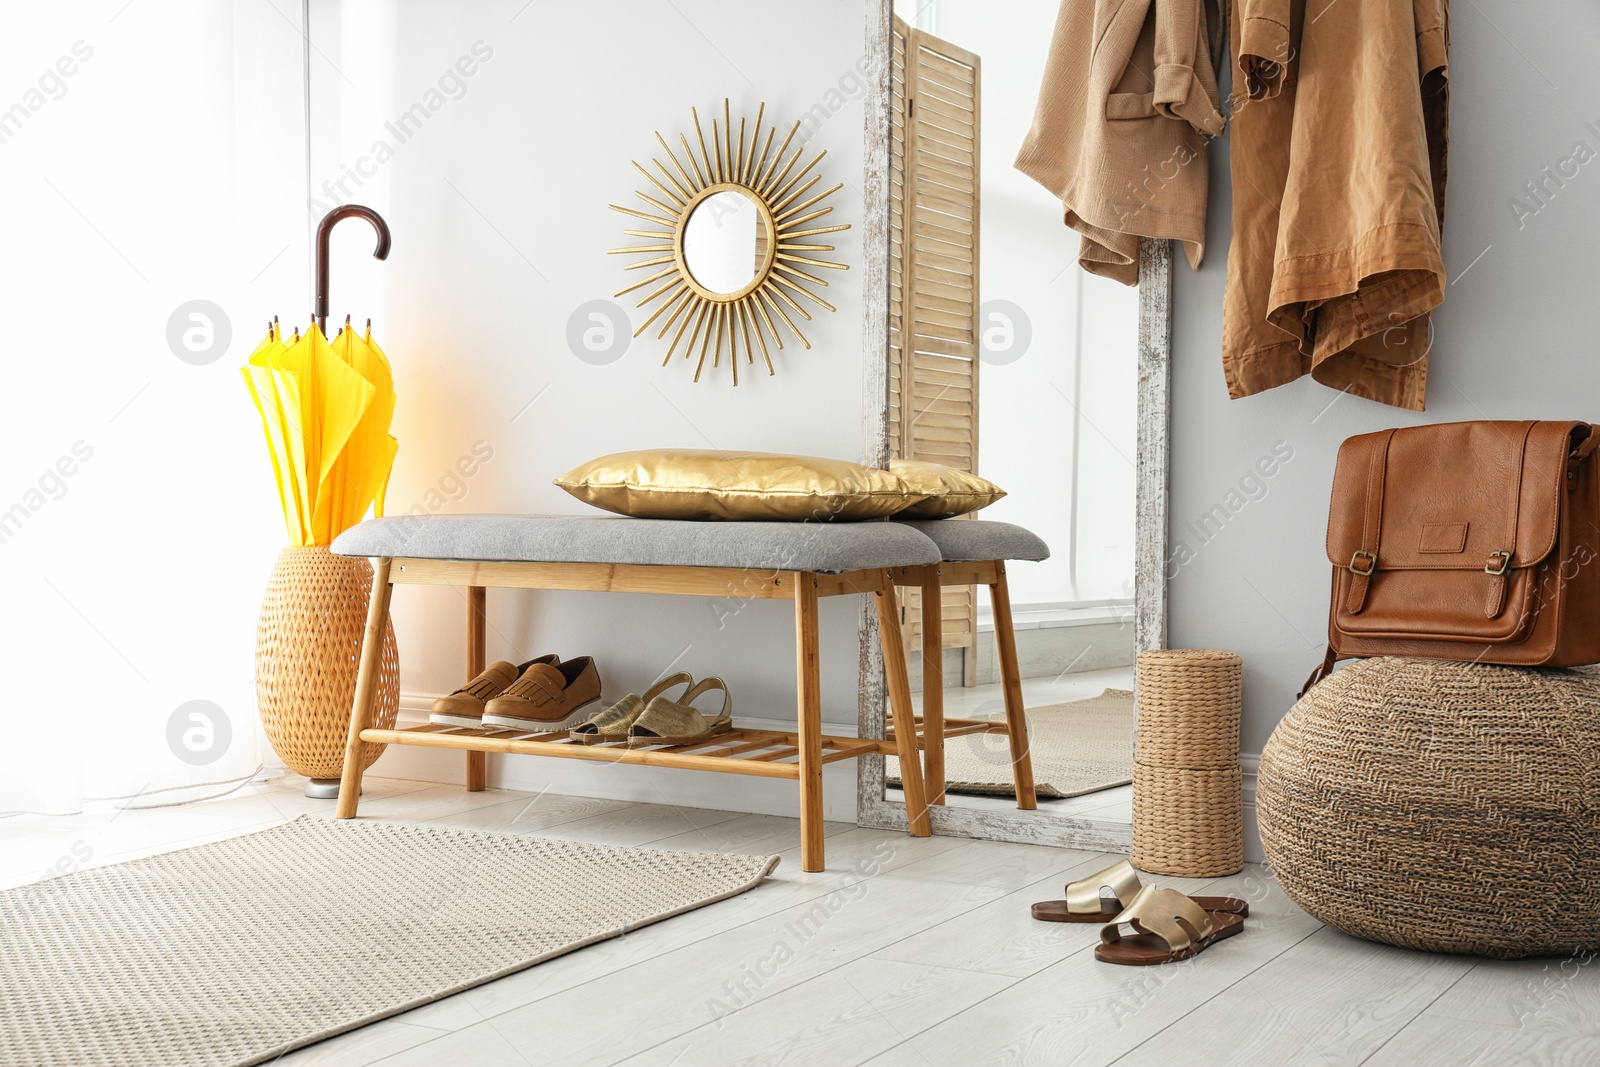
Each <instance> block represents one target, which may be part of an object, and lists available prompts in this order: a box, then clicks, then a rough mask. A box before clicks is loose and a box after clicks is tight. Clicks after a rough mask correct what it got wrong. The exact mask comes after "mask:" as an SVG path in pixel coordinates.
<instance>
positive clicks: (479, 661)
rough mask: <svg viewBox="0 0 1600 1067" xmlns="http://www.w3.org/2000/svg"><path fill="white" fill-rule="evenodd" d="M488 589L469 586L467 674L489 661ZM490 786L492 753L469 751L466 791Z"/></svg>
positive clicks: (479, 671) (480, 670)
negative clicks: (490, 756)
mask: <svg viewBox="0 0 1600 1067" xmlns="http://www.w3.org/2000/svg"><path fill="white" fill-rule="evenodd" d="M488 593H489V591H488V590H487V589H485V588H484V587H483V586H481V585H473V586H468V587H467V677H468V678H476V677H477V676H478V675H480V674H482V673H483V670H484V668H485V667H487V666H488V665H489V662H488V660H489V656H488V644H487V639H488V629H489V617H488V610H489V607H488V604H489V596H488ZM488 786H489V754H488V753H487V752H468V753H467V792H469V793H481V792H482V791H483V790H485V789H487V788H488Z"/></svg>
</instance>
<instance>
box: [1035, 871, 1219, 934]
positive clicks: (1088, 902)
mask: <svg viewBox="0 0 1600 1067" xmlns="http://www.w3.org/2000/svg"><path fill="white" fill-rule="evenodd" d="M1141 888H1143V887H1142V886H1141V885H1140V882H1139V872H1138V871H1136V870H1134V869H1133V864H1131V863H1129V862H1128V861H1127V860H1122V861H1121V862H1120V863H1114V864H1112V865H1111V866H1110V867H1107V868H1106V869H1105V870H1103V871H1099V872H1097V873H1095V874H1091V875H1090V876H1089V877H1087V878H1082V879H1079V880H1078V881H1076V882H1073V883H1072V884H1071V885H1069V886H1067V899H1065V900H1041V901H1040V902H1039V903H1037V904H1035V905H1034V906H1033V917H1034V918H1035V919H1040V920H1043V921H1044V922H1051V923H1103V922H1110V921H1111V920H1112V919H1114V918H1116V916H1117V913H1118V912H1119V911H1121V910H1122V909H1123V908H1125V907H1127V906H1128V904H1129V903H1130V902H1131V901H1132V900H1133V898H1134V897H1135V896H1137V895H1138V893H1139V890H1140V889H1141ZM1194 901H1195V903H1196V904H1198V905H1200V907H1202V908H1204V909H1205V910H1206V911H1225V912H1228V913H1230V914H1232V915H1238V916H1240V917H1241V918H1242V917H1244V916H1246V915H1249V914H1250V904H1249V902H1248V901H1243V900H1238V899H1235V898H1234V897H1195V898H1194ZM1108 902H1109V904H1110V907H1107V903H1108Z"/></svg>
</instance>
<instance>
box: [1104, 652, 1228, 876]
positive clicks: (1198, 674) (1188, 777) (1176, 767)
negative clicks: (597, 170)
mask: <svg viewBox="0 0 1600 1067" xmlns="http://www.w3.org/2000/svg"><path fill="white" fill-rule="evenodd" d="M1241 673H1242V667H1241V664H1240V660H1239V657H1238V656H1236V655H1234V654H1233V653H1231V652H1217V651H1212V650H1208V649H1161V650H1157V651H1148V652H1141V653H1139V660H1138V681H1137V692H1138V716H1139V719H1138V729H1137V735H1138V748H1137V750H1136V753H1135V758H1134V762H1133V851H1132V855H1131V857H1130V858H1131V859H1132V861H1133V865H1134V866H1135V867H1138V868H1140V869H1141V870H1146V871H1151V872H1153V873H1156V874H1171V875H1179V876H1182V877H1188V878H1208V877H1215V876H1221V875H1225V874H1233V873H1234V872H1236V871H1238V870H1239V869H1241V868H1242V867H1243V866H1244V829H1243V793H1242V777H1241V775H1240V773H1239V694H1240V677H1241Z"/></svg>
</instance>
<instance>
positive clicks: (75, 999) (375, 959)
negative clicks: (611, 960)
mask: <svg viewBox="0 0 1600 1067" xmlns="http://www.w3.org/2000/svg"><path fill="white" fill-rule="evenodd" d="M776 863H777V858H776V857H758V856H729V855H720V854H716V853H692V852H656V851H648V850H645V849H635V848H618V847H614V846H610V845H592V844H586V843H583V842H578V841H557V840H546V839H543V838H536V837H524V836H520V835H516V834H489V833H474V832H470V831H464V830H452V829H447V828H443V827H426V826H401V825H394V824H385V823H374V822H367V821H360V822H353V821H352V822H336V821H333V820H328V819H320V818H315V817H311V816H303V817H301V818H300V819H297V820H295V821H294V822H291V823H286V824H284V825H282V826H278V827H275V828H273V829H270V830H264V831H262V832H260V833H255V834H250V835H248V836H245V837H238V838H234V839H232V840H229V841H220V842H217V843H215V844H209V845H201V846H199V847H197V848H191V849H185V850H183V851H181V852H169V853H167V854H165V855H160V856H152V857H149V858H147V859H141V860H134V861H131V862H128V863H119V864H115V865H113V866H109V867H101V868H97V869H94V870H88V871H83V872H80V873H77V874H71V875H67V876H65V877H62V878H57V879H54V880H53V881H46V882H40V883H37V884H35V885H31V886H24V887H23V888H21V889H12V890H6V891H5V892H3V893H0V916H4V917H5V918H6V919H7V923H6V942H5V951H4V952H0V1062H5V1063H15V1064H29V1065H30V1067H143V1065H155V1064H161V1065H169V1064H197V1065H233V1064H253V1063H260V1062H263V1061H267V1060H270V1059H273V1058H274V1057H276V1056H278V1055H280V1054H281V1053H283V1052H285V1051H287V1050H289V1049H292V1048H297V1047H299V1046H301V1045H305V1044H309V1043H310V1042H312V1041H315V1040H318V1039H320V1038H323V1037H329V1036H332V1035H333V1034H336V1033H340V1032H342V1031H345V1030H348V1029H351V1028H353V1027H356V1026H360V1025H362V1024H364V1023H369V1022H372V1021H374V1020H377V1019H381V1018H383V1017H385V1016H388V1015H392V1014H394V1013H396V1012H399V1011H402V1010H404V1009H406V1008H411V1007H416V1006H418V1005H422V1004H426V1003H429V1002H431V1001H433V1000H436V999H438V998H440V997H443V996H446V995H448V994H451V993H454V992H458V991H460V990H462V989H468V988H470V987H472V986H475V985H478V984H480V983H482V982H486V981H489V980H490V979H492V978H496V977H499V976H501V975H504V974H509V973H511V972H512V971H517V970H521V969H522V968H524V967H528V966H530V965H532V964H535V963H539V962H541V961H543V960H546V959H549V958H551V957H553V956H558V955H561V954H562V953H565V952H570V951H572V950H573V949H577V948H581V947H583V946H584V945H588V944H591V943H593V942H595V941H602V940H605V939H607V938H612V937H617V936H618V935H620V934H622V933H625V932H627V931H628V930H631V929H635V928H637V927H639V926H642V925H644V924H646V923H651V922H654V921H656V920H658V919H664V918H666V917H668V916H671V915H676V914H678V913H680V912H683V911H687V910H690V909H692V908H697V907H701V906H702V905H705V904H709V903H711V902H713V901H716V900H721V899H723V898H725V897H728V896H732V895H734V894H736V893H740V892H743V891H744V890H746V889H749V888H751V887H752V886H754V885H756V884H757V883H759V882H760V881H761V880H762V879H763V878H764V877H766V875H767V873H768V872H769V871H771V869H772V868H773V867H774V866H775V865H776ZM597 1022H600V1020H597Z"/></svg>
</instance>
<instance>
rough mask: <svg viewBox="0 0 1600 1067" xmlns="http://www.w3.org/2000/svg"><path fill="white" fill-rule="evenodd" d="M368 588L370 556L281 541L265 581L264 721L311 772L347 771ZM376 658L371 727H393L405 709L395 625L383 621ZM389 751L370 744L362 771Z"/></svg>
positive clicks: (290, 759) (281, 749)
mask: <svg viewBox="0 0 1600 1067" xmlns="http://www.w3.org/2000/svg"><path fill="white" fill-rule="evenodd" d="M371 590H372V564H370V563H368V562H367V561H366V560H364V559H350V558H347V557H345V556H335V555H333V554H332V553H330V552H329V551H328V549H327V548H326V547H325V546H322V545H315V546H310V547H306V548H286V549H284V550H283V553H282V555H280V556H279V557H278V563H277V566H275V567H273V569H272V577H271V578H269V579H268V580H267V593H266V596H265V597H264V598H263V599H262V601H261V619H260V622H259V623H258V625H257V627H256V701H257V703H258V704H259V705H260V708H261V726H262V728H263V729H264V730H265V731H266V734H267V740H268V741H271V742H272V748H273V751H275V752H277V754H278V756H279V758H280V759H282V760H283V762H284V763H285V764H287V765H288V766H289V767H290V768H291V769H293V770H294V771H296V772H297V773H299V774H303V775H305V776H306V777H308V778H337V777H339V775H340V774H341V773H342V772H343V770H344V744H345V735H346V733H347V732H348V730H349V727H350V702H351V700H352V699H353V697H354V696H355V691H356V671H357V668H359V667H360V665H361V637H362V634H363V633H365V631H366V626H367V598H368V596H369V595H370V593H371ZM379 665H380V670H379V672H378V693H377V698H376V701H375V702H374V705H373V723H372V725H373V726H375V727H377V728H379V729H383V730H387V729H389V728H390V727H392V726H393V725H394V720H395V716H396V715H397V714H398V713H399V711H400V655H399V653H398V652H397V651H396V650H395V642H394V625H393V623H388V624H386V625H385V627H384V633H383V654H382V658H381V660H380V664H379ZM383 749H384V746H383V745H374V744H367V745H364V746H363V747H362V762H361V766H362V769H363V770H365V769H366V768H368V767H370V766H372V763H373V761H374V760H376V759H377V758H378V757H379V756H381V755H382V754H383Z"/></svg>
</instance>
